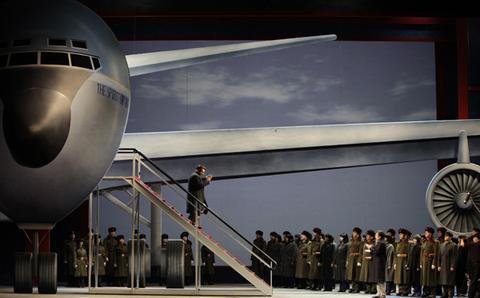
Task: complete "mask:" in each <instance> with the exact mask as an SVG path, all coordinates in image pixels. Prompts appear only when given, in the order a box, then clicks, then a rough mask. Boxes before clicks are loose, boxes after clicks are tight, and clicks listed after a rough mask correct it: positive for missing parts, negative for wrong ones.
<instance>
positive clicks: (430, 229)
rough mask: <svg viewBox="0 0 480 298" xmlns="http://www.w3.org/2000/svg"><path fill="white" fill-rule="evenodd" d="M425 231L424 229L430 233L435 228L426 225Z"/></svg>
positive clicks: (433, 231)
mask: <svg viewBox="0 0 480 298" xmlns="http://www.w3.org/2000/svg"><path fill="white" fill-rule="evenodd" d="M425 231H426V232H430V233H435V229H434V228H432V227H426V228H425Z"/></svg>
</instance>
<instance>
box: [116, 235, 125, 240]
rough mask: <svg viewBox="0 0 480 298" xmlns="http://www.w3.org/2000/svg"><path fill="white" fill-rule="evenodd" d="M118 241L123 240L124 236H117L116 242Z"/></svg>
mask: <svg viewBox="0 0 480 298" xmlns="http://www.w3.org/2000/svg"><path fill="white" fill-rule="evenodd" d="M120 239H125V236H123V235H118V237H117V240H120Z"/></svg>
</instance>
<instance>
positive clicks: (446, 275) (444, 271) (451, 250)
mask: <svg viewBox="0 0 480 298" xmlns="http://www.w3.org/2000/svg"><path fill="white" fill-rule="evenodd" d="M452 237H453V234H452V233H451V232H445V242H444V243H443V244H442V245H441V246H440V263H439V266H438V271H439V272H440V275H439V278H438V284H439V285H442V286H443V294H442V297H441V298H447V297H448V298H453V294H454V287H455V268H456V267H457V258H458V246H457V245H456V244H455V243H453V242H452Z"/></svg>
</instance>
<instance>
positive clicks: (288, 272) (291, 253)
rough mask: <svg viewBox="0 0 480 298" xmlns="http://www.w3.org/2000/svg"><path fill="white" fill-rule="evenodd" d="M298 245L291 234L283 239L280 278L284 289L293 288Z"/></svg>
mask: <svg viewBox="0 0 480 298" xmlns="http://www.w3.org/2000/svg"><path fill="white" fill-rule="evenodd" d="M297 257H298V245H297V244H296V243H295V241H294V239H293V236H292V234H287V235H286V237H285V247H284V249H283V253H282V267H281V268H282V277H283V282H284V286H283V287H284V288H293V287H294V284H295V268H296V265H297Z"/></svg>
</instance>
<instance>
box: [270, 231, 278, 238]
mask: <svg viewBox="0 0 480 298" xmlns="http://www.w3.org/2000/svg"><path fill="white" fill-rule="evenodd" d="M277 235H278V234H277V232H270V236H275V237H276V236H277Z"/></svg>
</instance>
